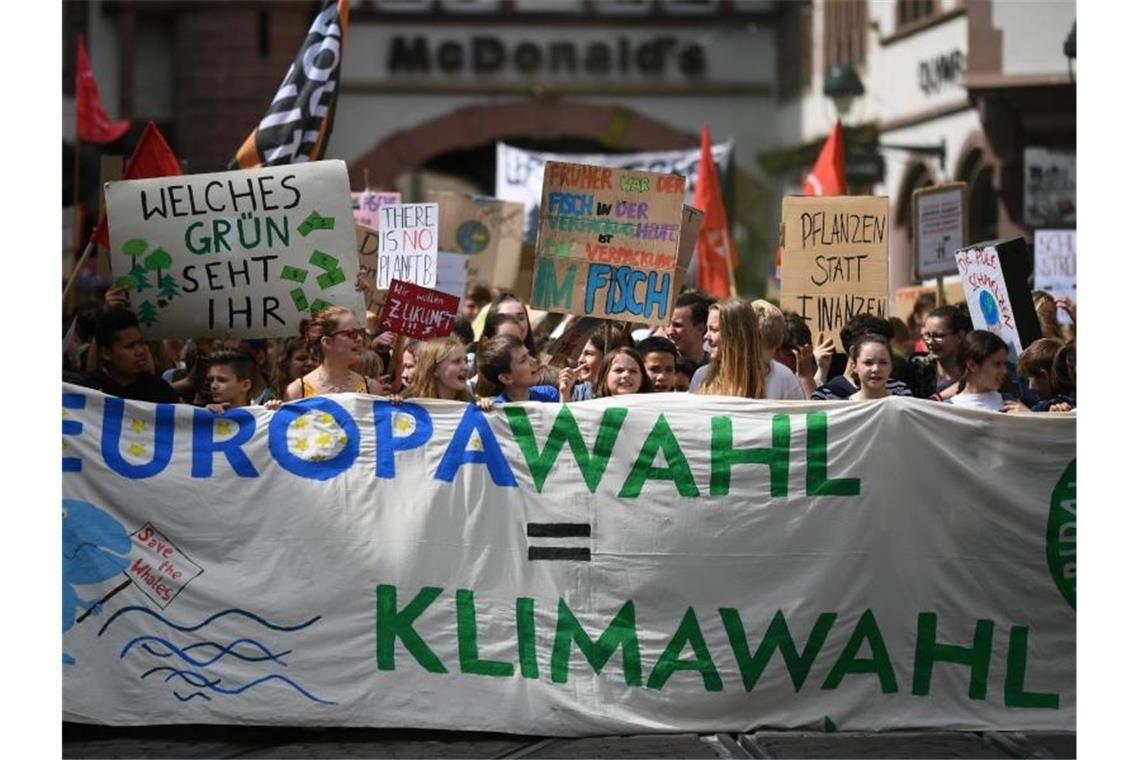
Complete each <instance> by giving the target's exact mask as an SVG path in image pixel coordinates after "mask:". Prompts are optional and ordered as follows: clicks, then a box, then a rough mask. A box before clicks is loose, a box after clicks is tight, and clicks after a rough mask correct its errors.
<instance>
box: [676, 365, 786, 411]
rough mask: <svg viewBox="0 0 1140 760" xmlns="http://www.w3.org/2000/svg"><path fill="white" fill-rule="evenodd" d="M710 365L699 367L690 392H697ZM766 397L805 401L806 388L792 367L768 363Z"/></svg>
mask: <svg viewBox="0 0 1140 760" xmlns="http://www.w3.org/2000/svg"><path fill="white" fill-rule="evenodd" d="M708 369H709V365H707V364H705V365H702V366H701V367H698V368H697V371H696V372H694V373H693V379H692V380H691V381H690V383H689V392H690V393H696V392H697V391H698V390H699V389H700V387H701V383H703V382H704V380H705V375H706V374H707V373H708ZM764 398H766V399H771V400H773V401H803V400H804V399H805V396H804V388H803V386H802V385H800V381H799V378H797V377H796V374H795V373H794V372H792V371H791V370H790V369H788V368H787V367H785V366H784V365H783V364H781V363H780V362H777V361H772V362H770V363H769V364H768V377H766V378H764Z"/></svg>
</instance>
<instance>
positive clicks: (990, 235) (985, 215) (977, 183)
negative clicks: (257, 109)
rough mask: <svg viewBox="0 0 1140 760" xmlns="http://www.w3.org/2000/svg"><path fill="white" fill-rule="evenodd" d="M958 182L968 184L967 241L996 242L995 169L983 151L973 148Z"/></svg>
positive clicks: (996, 203) (966, 158) (967, 156)
mask: <svg viewBox="0 0 1140 760" xmlns="http://www.w3.org/2000/svg"><path fill="white" fill-rule="evenodd" d="M958 180H959V181H961V182H965V183H966V202H967V204H968V205H969V208H968V212H967V214H966V239H967V240H968V241H969V242H970V243H979V242H982V241H983V240H995V239H996V238H997V236H998V195H997V191H996V190H995V189H994V167H993V164H991V163H990V162H989V161H987V160H986V157H985V155H984V154H983V152H982V150H981V149H980V148H973V149H972V150H970V151H969V152H968V153H967V154H966V157H965V158H964V159H963V160H962V162H961V164H960V166H959V169H958Z"/></svg>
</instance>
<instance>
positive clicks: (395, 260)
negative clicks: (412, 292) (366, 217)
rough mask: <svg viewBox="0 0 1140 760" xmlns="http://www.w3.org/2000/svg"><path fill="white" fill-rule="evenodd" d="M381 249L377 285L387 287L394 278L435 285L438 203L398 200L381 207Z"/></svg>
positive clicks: (424, 285) (378, 256) (429, 285)
mask: <svg viewBox="0 0 1140 760" xmlns="http://www.w3.org/2000/svg"><path fill="white" fill-rule="evenodd" d="M377 229H378V230H379V232H380V249H379V250H378V251H377V254H376V287H378V288H380V289H381V290H387V289H388V283H389V282H390V281H391V280H393V279H399V280H404V281H405V282H414V283H415V284H417V285H419V286H421V287H425V288H431V287H435V268H436V254H437V253H438V251H439V205H438V204H435V203H400V204H395V205H390V206H381V207H380V226H379V227H378V228H377Z"/></svg>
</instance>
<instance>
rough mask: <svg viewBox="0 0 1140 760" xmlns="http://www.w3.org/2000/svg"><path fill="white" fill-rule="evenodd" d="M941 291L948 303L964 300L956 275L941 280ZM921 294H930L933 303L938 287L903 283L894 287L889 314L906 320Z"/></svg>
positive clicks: (963, 292) (936, 301) (964, 296)
mask: <svg viewBox="0 0 1140 760" xmlns="http://www.w3.org/2000/svg"><path fill="white" fill-rule="evenodd" d="M955 266H957V265H955ZM955 271H956V270H955ZM942 292H943V294H944V295H945V299H944V300H945V302H946V303H948V304H956V303H962V302H963V301H965V300H966V292H965V291H964V290H962V283H960V282H958V278H957V277H954V278H953V279H952V280H949V281H945V282H943V283H942ZM923 295H930V296H932V298H933V303H934V304H937V303H938V288H937V287H935V286H933V285H904V286H903V287H901V288H895V297H894V302H893V304H892V306H891V315H892V316H895V317H898V318H899V319H901V320H902V321H903V322H906V321H907V320H909V319H910V315H911V314H912V313H914V305H915V302H916V301H918V299H919V297H920V296H923Z"/></svg>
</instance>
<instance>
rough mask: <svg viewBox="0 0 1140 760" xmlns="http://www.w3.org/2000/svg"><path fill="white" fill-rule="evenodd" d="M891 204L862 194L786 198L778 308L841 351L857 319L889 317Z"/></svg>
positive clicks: (879, 198) (880, 198) (882, 199)
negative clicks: (843, 332)
mask: <svg viewBox="0 0 1140 760" xmlns="http://www.w3.org/2000/svg"><path fill="white" fill-rule="evenodd" d="M888 205H889V204H888V201H887V199H886V198H883V197H872V196H863V195H858V196H857V195H851V196H843V195H839V196H831V197H820V196H798V195H797V196H787V197H785V198H784V212H783V213H784V221H783V223H782V225H781V226H782V229H783V239H784V265H783V271H782V278H783V281H782V282H781V286H780V308H782V309H790V310H791V311H794V312H797V313H798V314H800V315H801V316H802V317H803V318H804V321H805V322H807V325H808V327H810V328H811V331H812V334H813V335H817V334H819V333H821V332H822V333H824V334H825V335H826V336H827V337H829V338H831V339H832V340H834V341H835V345H837V346H839V345H841V343H840V340H839V331H840V329H842V328H843V325H845V324H847V322H848V321H849V320H850V319H851V318H852V317H854V316H855V315H856V314H874V315H875V316H878V317H883V318H886V317H887V316H888V314H889V311H888V310H889V309H890V293H889V292H888V284H889V283H888V279H887V234H888V230H889V223H890V219H889V218H888Z"/></svg>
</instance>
